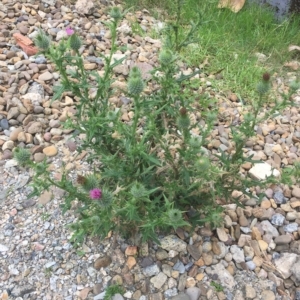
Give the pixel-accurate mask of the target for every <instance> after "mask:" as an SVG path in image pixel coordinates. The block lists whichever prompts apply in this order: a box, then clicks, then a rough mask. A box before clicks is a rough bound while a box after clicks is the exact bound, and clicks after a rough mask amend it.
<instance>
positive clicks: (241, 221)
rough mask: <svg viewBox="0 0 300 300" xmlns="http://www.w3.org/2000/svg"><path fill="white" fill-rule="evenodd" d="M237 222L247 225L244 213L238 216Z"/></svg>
mask: <svg viewBox="0 0 300 300" xmlns="http://www.w3.org/2000/svg"><path fill="white" fill-rule="evenodd" d="M239 224H240V225H241V226H243V227H247V226H248V225H249V222H248V220H247V218H246V217H245V216H244V215H241V216H240V217H239Z"/></svg>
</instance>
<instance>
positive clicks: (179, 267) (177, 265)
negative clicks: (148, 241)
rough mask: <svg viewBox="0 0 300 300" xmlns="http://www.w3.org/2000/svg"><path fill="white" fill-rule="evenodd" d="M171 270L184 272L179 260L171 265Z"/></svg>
mask: <svg viewBox="0 0 300 300" xmlns="http://www.w3.org/2000/svg"><path fill="white" fill-rule="evenodd" d="M173 270H175V271H178V272H179V273H180V274H183V273H184V272H185V267H184V264H183V263H182V262H181V261H180V260H178V261H177V262H176V264H175V265H174V266H173Z"/></svg>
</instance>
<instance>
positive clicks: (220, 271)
mask: <svg viewBox="0 0 300 300" xmlns="http://www.w3.org/2000/svg"><path fill="white" fill-rule="evenodd" d="M206 273H207V274H209V275H214V274H217V275H218V279H219V280H220V283H221V285H222V286H224V287H226V288H228V289H229V290H232V289H233V288H234V286H235V285H236V282H235V280H234V278H233V276H232V275H231V274H230V273H229V272H228V271H227V270H226V269H225V267H224V266H223V265H222V263H218V264H216V265H213V266H211V267H208V268H206Z"/></svg>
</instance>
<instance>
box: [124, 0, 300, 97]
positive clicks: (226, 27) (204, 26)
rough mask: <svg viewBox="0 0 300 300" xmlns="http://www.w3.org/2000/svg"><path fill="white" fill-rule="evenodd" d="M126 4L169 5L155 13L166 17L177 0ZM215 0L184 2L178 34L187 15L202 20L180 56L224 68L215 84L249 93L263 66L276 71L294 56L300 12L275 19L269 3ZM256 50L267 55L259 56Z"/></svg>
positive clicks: (193, 62) (299, 38)
mask: <svg viewBox="0 0 300 300" xmlns="http://www.w3.org/2000/svg"><path fill="white" fill-rule="evenodd" d="M125 2H126V4H127V5H128V6H135V7H136V8H147V9H148V10H150V11H151V12H154V11H155V14H156V15H158V12H159V11H163V10H164V9H166V8H167V9H168V10H167V12H168V15H167V16H166V14H163V13H161V14H159V17H165V20H167V19H168V20H172V18H173V19H174V18H175V12H176V2H177V1H171V0H165V1H156V0H142V1H138V0H126V1H125ZM217 4H218V0H210V1H200V0H186V1H185V4H184V6H183V7H182V20H183V24H182V26H181V28H180V34H181V35H182V36H183V35H184V34H185V33H186V32H187V30H188V26H189V25H188V24H189V22H190V21H193V20H194V21H195V20H196V18H197V15H198V14H200V18H201V21H202V23H201V25H200V27H199V29H198V32H197V33H196V38H197V43H195V44H193V45H190V46H188V47H186V48H185V49H182V51H181V55H182V58H183V59H184V60H185V61H186V62H187V64H188V65H189V66H199V65H200V64H201V63H202V62H203V61H204V60H205V58H208V62H209V64H208V65H206V66H205V68H204V70H203V71H204V72H205V73H208V74H214V73H215V72H217V71H219V70H221V69H223V71H222V75H223V78H224V80H221V81H216V82H215V83H214V85H215V86H217V87H219V88H221V89H226V90H227V89H229V90H231V91H234V92H236V93H238V94H240V95H241V96H242V97H243V98H248V97H253V95H254V90H255V86H256V84H257V82H258V81H259V80H260V76H261V74H262V72H263V71H266V70H267V71H269V72H271V73H274V72H275V71H276V72H278V71H280V69H281V67H282V65H283V63H284V62H286V61H287V60H289V59H293V57H292V56H293V55H295V53H293V52H288V46H289V45H291V44H293V45H299V43H300V30H299V29H300V18H299V17H294V18H289V19H285V20H282V21H278V20H276V18H275V17H274V12H273V11H272V10H270V9H269V8H267V7H264V6H260V5H257V4H253V3H252V4H249V3H246V4H245V6H244V7H243V9H242V10H241V11H240V12H238V13H233V12H231V11H230V10H229V9H219V8H217ZM255 53H262V54H264V55H265V56H266V58H267V59H266V61H265V62H258V60H257V57H256V56H255Z"/></svg>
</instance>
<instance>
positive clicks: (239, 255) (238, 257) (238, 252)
mask: <svg viewBox="0 0 300 300" xmlns="http://www.w3.org/2000/svg"><path fill="white" fill-rule="evenodd" d="M230 252H231V254H232V258H233V259H234V260H235V261H236V262H237V263H241V262H244V261H245V256H244V251H243V249H241V248H240V247H238V246H237V245H232V246H231V247H230Z"/></svg>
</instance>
